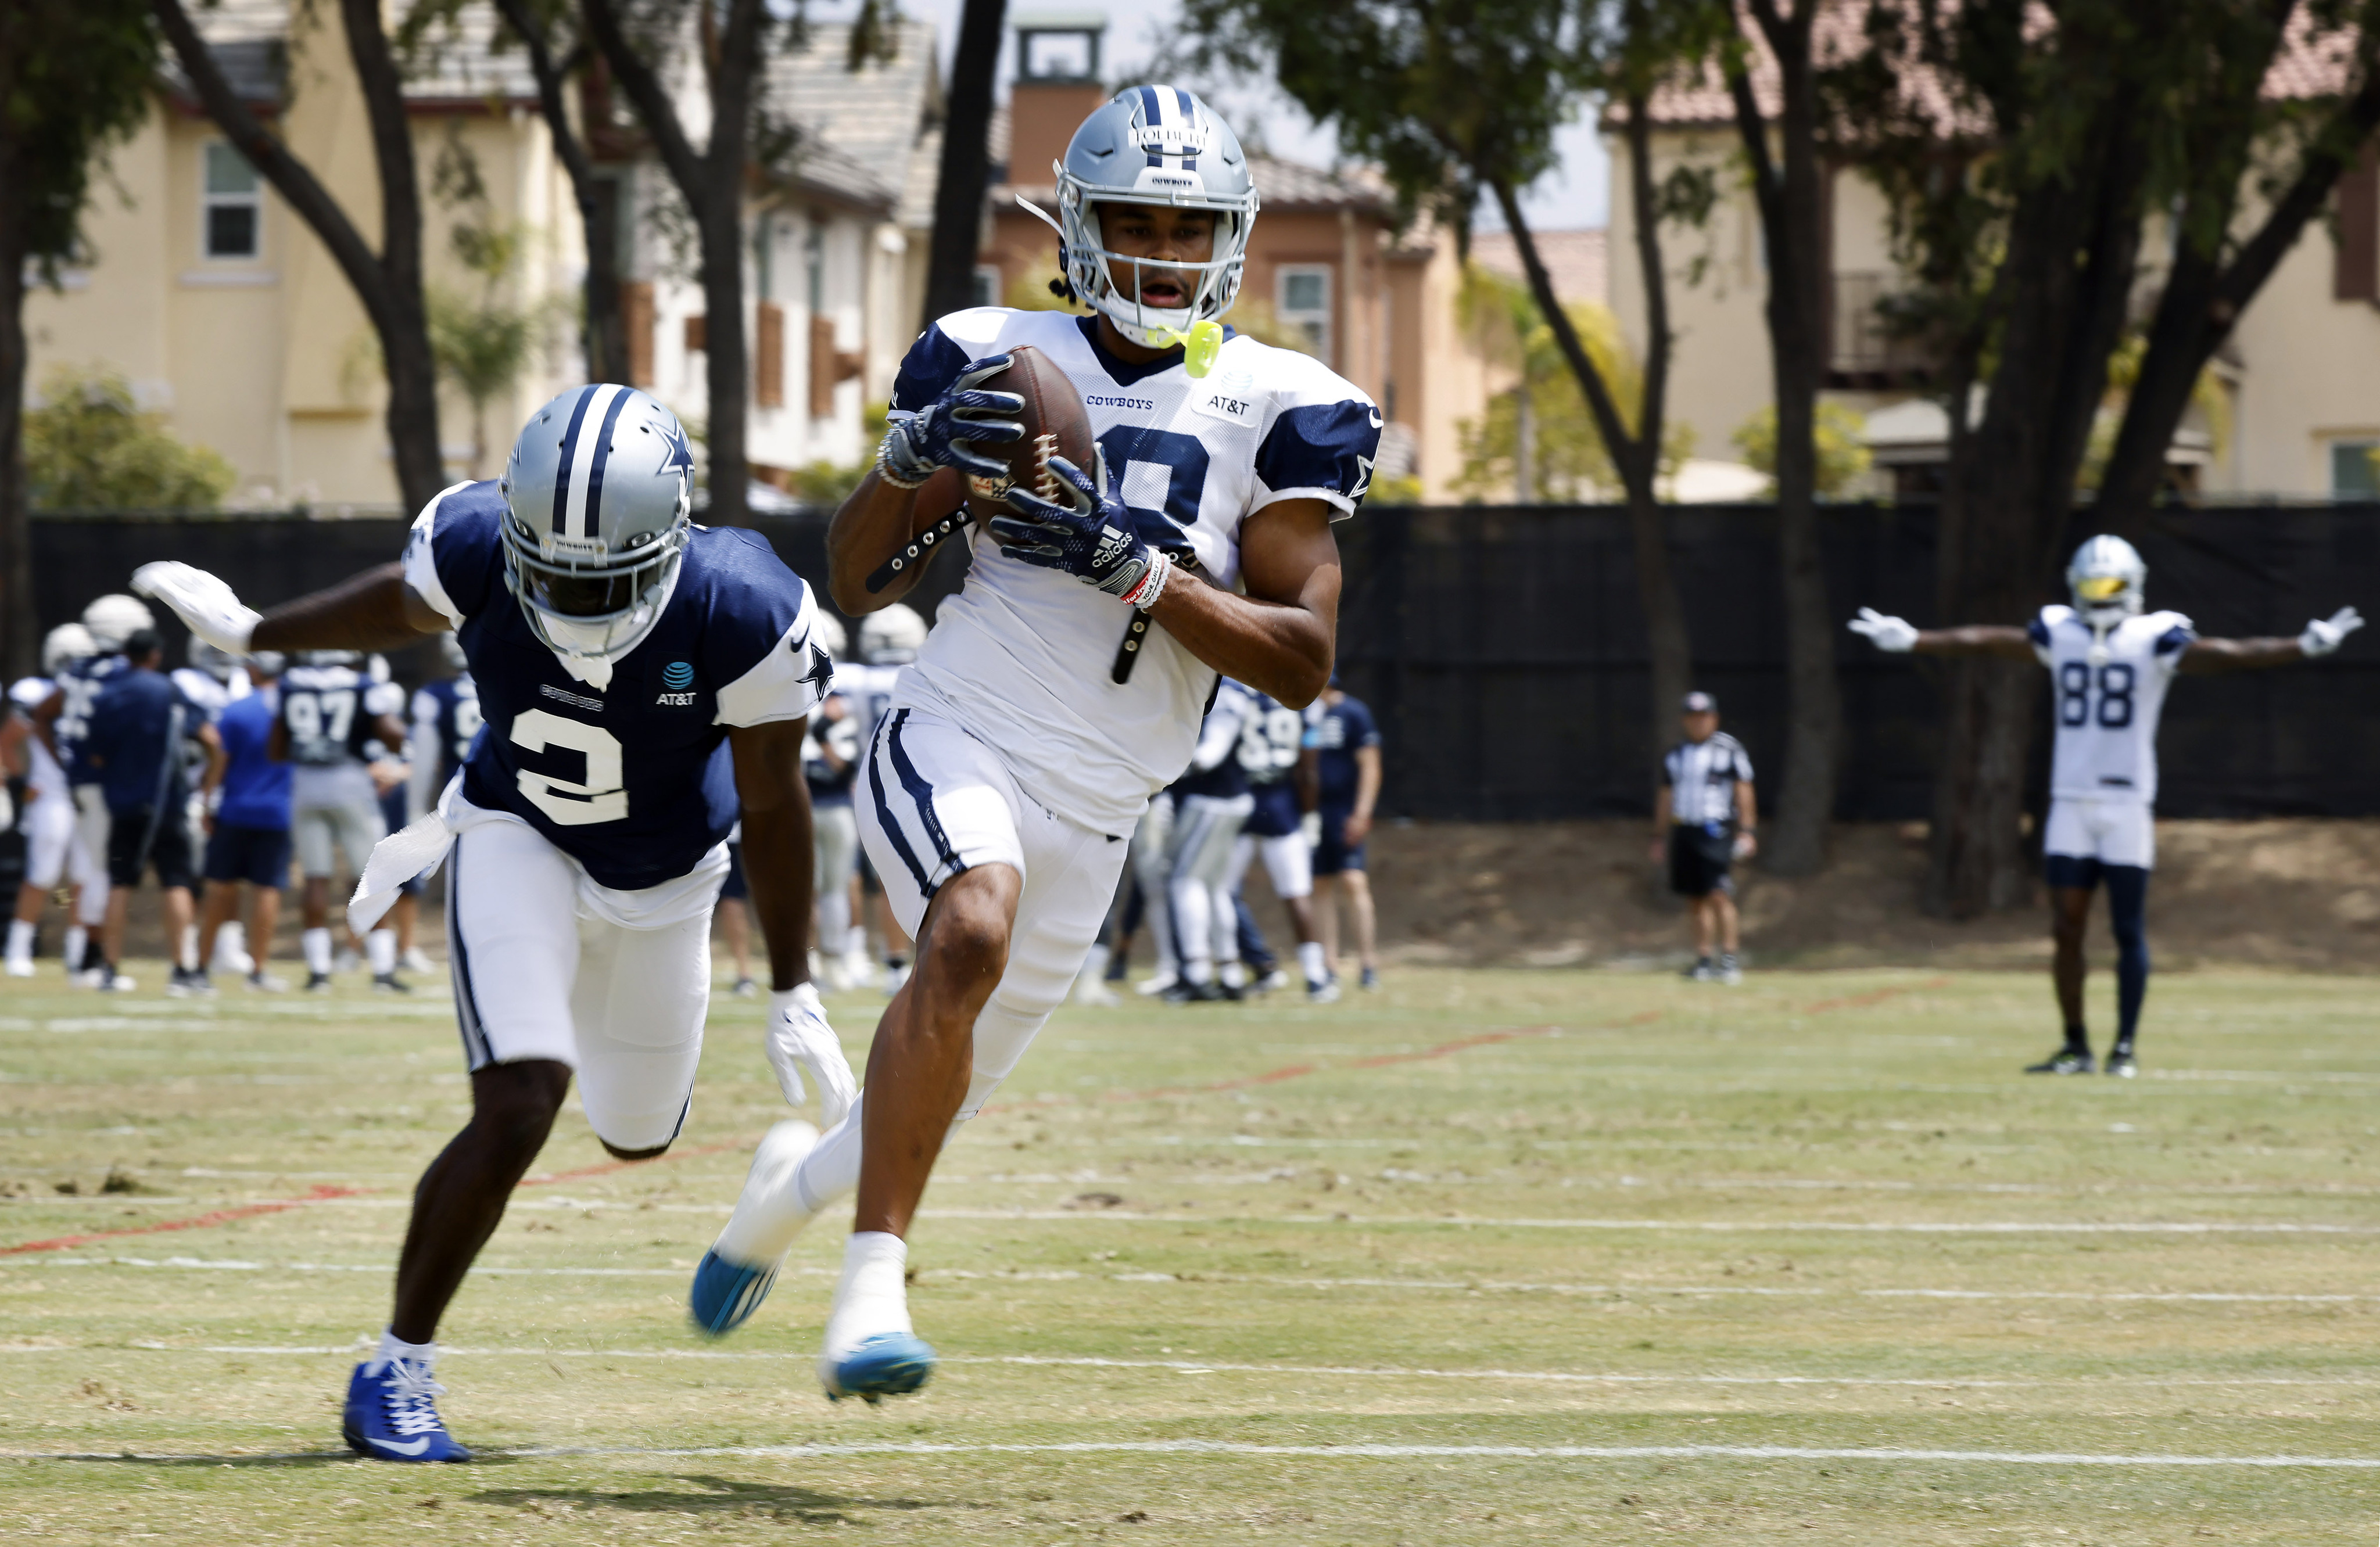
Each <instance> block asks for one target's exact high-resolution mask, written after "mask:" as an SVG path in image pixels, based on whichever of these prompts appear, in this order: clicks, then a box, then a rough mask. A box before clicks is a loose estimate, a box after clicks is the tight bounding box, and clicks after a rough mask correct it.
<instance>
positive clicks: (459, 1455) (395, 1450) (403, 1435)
mask: <svg viewBox="0 0 2380 1547" xmlns="http://www.w3.org/2000/svg"><path fill="white" fill-rule="evenodd" d="M445 1391H446V1388H445V1387H444V1386H442V1385H440V1384H438V1383H437V1382H436V1381H433V1380H431V1378H430V1361H429V1360H411V1359H393V1360H370V1362H368V1363H364V1364H358V1365H357V1366H356V1372H355V1376H354V1378H353V1379H352V1380H350V1381H348V1383H347V1410H346V1422H345V1424H344V1426H343V1430H344V1432H345V1433H346V1440H347V1448H348V1449H350V1450H352V1451H354V1452H355V1453H356V1454H357V1455H358V1456H368V1457H370V1459H372V1460H375V1461H468V1460H469V1459H470V1458H471V1453H470V1452H469V1451H468V1450H465V1449H464V1448H463V1447H462V1446H461V1445H458V1444H455V1436H454V1435H452V1434H449V1433H448V1432H446V1424H445V1420H443V1419H441V1418H440V1417H439V1416H438V1408H437V1406H436V1403H435V1400H434V1399H435V1398H437V1397H439V1396H443V1395H444V1394H445Z"/></svg>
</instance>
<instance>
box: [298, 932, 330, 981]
mask: <svg viewBox="0 0 2380 1547" xmlns="http://www.w3.org/2000/svg"><path fill="white" fill-rule="evenodd" d="M297 943H298V946H299V947H300V948H301V949H303V950H304V951H305V952H306V970H307V971H308V972H310V973H322V974H324V975H325V976H327V975H329V973H330V971H331V932H330V931H329V930H328V929H309V930H307V931H306V932H305V933H304V934H302V935H300V936H298V937H297Z"/></svg>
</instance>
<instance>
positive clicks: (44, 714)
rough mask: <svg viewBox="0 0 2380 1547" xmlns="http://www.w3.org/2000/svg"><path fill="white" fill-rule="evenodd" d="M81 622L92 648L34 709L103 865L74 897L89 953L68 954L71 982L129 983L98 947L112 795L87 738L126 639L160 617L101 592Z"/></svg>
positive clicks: (123, 986)
mask: <svg viewBox="0 0 2380 1547" xmlns="http://www.w3.org/2000/svg"><path fill="white" fill-rule="evenodd" d="M82 626H83V630H84V632H85V633H87V634H88V635H91V654H89V655H87V656H84V657H81V658H79V659H75V660H73V661H70V662H68V663H67V666H66V668H65V670H63V671H60V672H59V673H58V674H57V685H56V687H55V690H54V691H53V692H52V693H51V695H50V696H49V697H48V698H47V699H46V700H44V701H43V702H42V704H40V705H39V706H38V707H35V708H34V710H33V713H32V720H33V734H34V735H36V736H38V737H40V738H41V740H42V744H43V745H45V746H46V747H48V749H49V752H50V755H51V756H52V757H54V758H55V759H56V760H57V763H58V767H60V768H62V769H63V770H64V771H65V773H66V776H67V792H68V794H69V795H70V796H71V797H72V799H73V803H74V808H75V832H76V835H77V836H78V837H79V839H80V840H82V849H83V852H84V853H86V854H88V855H90V856H91V862H92V863H93V864H95V865H97V866H98V869H99V878H100V883H101V884H99V885H97V886H90V887H85V888H83V889H82V894H81V895H80V896H79V898H77V899H76V901H75V917H76V918H77V920H78V921H79V922H80V924H81V925H83V928H84V952H85V954H84V956H83V957H82V958H81V959H78V958H76V957H75V956H74V955H73V953H71V952H69V953H68V954H67V979H68V981H69V982H72V983H78V984H80V985H84V986H86V987H91V988H102V989H112V990H116V991H125V990H129V989H131V988H132V987H134V986H135V985H134V983H133V981H132V979H130V978H128V977H127V976H125V975H124V974H123V973H119V972H117V971H116V968H115V962H113V961H106V960H104V958H103V954H102V952H101V951H100V950H99V949H98V941H99V933H100V929H101V926H102V925H103V924H104V923H105V921H106V918H107V901H108V895H107V894H108V892H109V891H110V890H111V889H112V888H109V887H108V886H107V885H106V880H107V838H108V820H107V798H106V796H105V794H104V793H103V792H102V791H101V790H100V786H99V775H98V772H97V770H96V769H93V768H91V767H86V766H85V765H84V763H83V760H82V742H83V737H84V735H85V734H86V733H87V732H88V731H90V729H91V708H92V707H93V706H94V705H96V704H97V703H98V702H99V695H100V694H101V692H102V691H103V690H104V689H105V687H106V686H107V683H108V681H109V679H110V678H112V677H114V676H115V674H116V673H117V672H119V671H126V670H128V662H127V661H126V660H125V659H124V646H125V642H126V641H127V640H129V639H130V638H131V637H132V636H133V635H136V634H139V633H140V632H141V631H142V630H144V629H153V628H154V627H155V626H156V619H155V618H153V617H152V616H151V615H150V611H149V609H147V608H146V607H143V606H142V605H141V604H140V602H139V601H138V600H136V599H135V598H131V597H128V596H125V595H123V594H121V593H114V594H111V595H108V596H103V597H98V598H93V599H92V601H91V605H90V606H88V607H85V608H84V609H83V610H82Z"/></svg>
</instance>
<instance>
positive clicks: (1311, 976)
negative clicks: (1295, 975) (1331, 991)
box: [1297, 940, 1330, 988]
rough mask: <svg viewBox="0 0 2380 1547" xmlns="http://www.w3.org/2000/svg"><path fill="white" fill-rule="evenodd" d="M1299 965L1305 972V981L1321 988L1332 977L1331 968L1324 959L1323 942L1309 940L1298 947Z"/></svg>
mask: <svg viewBox="0 0 2380 1547" xmlns="http://www.w3.org/2000/svg"><path fill="white" fill-rule="evenodd" d="M1297 965H1298V967H1299V969H1300V970H1301V971H1303V972H1304V973H1305V981H1306V983H1307V984H1308V985H1311V986H1313V987H1316V988H1319V987H1321V986H1322V985H1324V984H1325V983H1327V982H1329V981H1330V968H1329V967H1327V966H1325V965H1324V964H1323V961H1322V942H1321V941H1319V940H1308V941H1306V942H1305V944H1304V945H1302V946H1300V947H1298V948H1297Z"/></svg>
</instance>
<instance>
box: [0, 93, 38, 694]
mask: <svg viewBox="0 0 2380 1547" xmlns="http://www.w3.org/2000/svg"><path fill="white" fill-rule="evenodd" d="M21 153H22V152H21V151H20V150H19V148H18V143H17V140H16V137H15V136H13V135H10V134H7V133H6V132H5V129H0V620H5V627H0V668H5V670H6V673H7V675H6V680H7V681H9V682H12V683H13V682H15V681H17V680H18V678H20V677H30V676H31V675H32V674H33V673H34V672H35V671H37V670H39V669H40V665H41V658H42V635H41V622H40V620H39V619H38V618H36V617H35V615H34V610H33V529H32V511H31V508H30V498H29V495H30V491H29V490H28V489H26V487H25V456H24V451H25V368H26V364H27V360H26V354H27V351H26V344H25V228H26V212H25V210H24V209H23V207H22V206H23V202H24V200H23V197H22V196H23V191H24V189H25V187H26V184H27V178H26V176H25V175H24V172H23V170H22V168H21V167H20V166H19V165H18V160H19V157H20V155H21Z"/></svg>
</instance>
